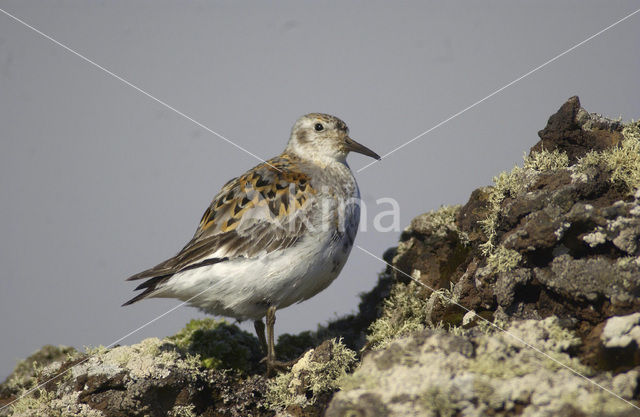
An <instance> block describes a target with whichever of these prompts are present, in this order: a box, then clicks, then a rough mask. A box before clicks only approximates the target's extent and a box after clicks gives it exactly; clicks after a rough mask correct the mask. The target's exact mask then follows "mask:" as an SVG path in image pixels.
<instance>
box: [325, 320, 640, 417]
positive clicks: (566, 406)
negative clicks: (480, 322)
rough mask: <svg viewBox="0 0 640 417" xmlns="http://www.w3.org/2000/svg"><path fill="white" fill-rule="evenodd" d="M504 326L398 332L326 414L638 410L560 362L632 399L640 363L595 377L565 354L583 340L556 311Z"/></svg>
mask: <svg viewBox="0 0 640 417" xmlns="http://www.w3.org/2000/svg"><path fill="white" fill-rule="evenodd" d="M487 330H488V331H487ZM506 330H507V331H508V332H509V334H506V333H502V332H500V331H496V330H495V329H484V331H481V330H480V329H474V330H473V331H464V332H460V334H459V335H454V334H452V333H450V332H445V331H443V330H440V331H435V330H424V331H421V332H417V333H413V334H412V335H411V336H407V337H404V338H400V339H396V340H394V341H393V342H392V343H390V344H389V345H387V347H386V348H385V349H382V350H378V351H374V352H371V353H370V354H368V355H366V356H365V357H364V359H363V361H362V364H361V365H360V367H359V368H358V369H357V370H356V371H355V373H353V375H351V376H350V377H349V378H348V379H347V380H346V381H345V382H344V383H343V389H342V391H340V392H338V393H337V394H336V395H335V396H334V398H333V401H332V402H331V405H330V407H329V409H328V411H327V414H326V416H327V417H346V416H398V417H400V416H434V417H435V416H457V415H464V416H478V417H481V416H486V415H520V416H560V415H564V416H569V415H593V416H604V415H608V416H621V415H629V416H630V415H633V413H632V412H633V411H637V410H634V409H633V408H632V407H631V406H629V405H628V404H626V403H624V402H622V401H620V400H619V399H618V398H616V397H614V396H612V395H611V394H609V393H607V392H605V391H603V390H602V389H601V388H599V387H598V386H596V385H594V384H592V383H590V382H589V381H587V380H585V379H584V378H582V377H581V376H579V375H577V374H575V373H574V372H572V371H571V370H569V369H567V368H564V367H563V366H562V365H560V363H563V364H567V365H568V366H570V367H571V368H573V369H575V370H577V371H578V372H580V373H581V374H586V375H588V376H590V377H593V379H594V381H595V382H597V383H598V384H600V385H601V386H603V387H605V388H607V389H611V390H616V391H618V392H619V393H620V395H622V396H623V398H624V397H626V399H628V400H631V399H632V396H633V394H634V392H635V391H636V390H637V388H638V383H639V381H638V369H640V368H638V369H636V370H632V371H629V372H627V373H623V374H619V375H618V376H616V377H615V378H611V377H610V376H608V375H607V376H605V375H600V376H594V375H593V373H592V372H591V371H590V370H589V369H588V368H586V367H584V366H583V365H581V364H580V363H579V361H578V360H576V359H575V358H571V357H570V355H569V354H567V353H566V352H567V351H570V350H571V349H572V348H574V347H575V346H576V345H577V344H579V343H580V339H579V338H577V337H575V336H574V335H573V334H572V332H569V331H567V330H565V329H563V328H562V327H561V326H560V321H559V320H558V319H557V318H556V317H550V318H547V319H545V320H516V321H513V322H512V323H511V324H510V325H509V326H507V328H506ZM513 336H515V337H517V338H518V339H521V340H523V341H525V342H526V343H529V344H531V345H535V346H536V347H537V348H538V349H540V350H541V351H543V352H544V353H545V354H547V355H549V358H547V357H544V356H541V355H540V354H539V353H538V352H536V351H534V350H532V349H530V348H528V347H527V346H525V345H523V344H522V343H521V342H520V341H519V340H517V339H515V338H514V337H513ZM551 358H552V359H553V360H552V359H551ZM556 361H558V362H556ZM621 385H622V386H624V389H620V386H621Z"/></svg>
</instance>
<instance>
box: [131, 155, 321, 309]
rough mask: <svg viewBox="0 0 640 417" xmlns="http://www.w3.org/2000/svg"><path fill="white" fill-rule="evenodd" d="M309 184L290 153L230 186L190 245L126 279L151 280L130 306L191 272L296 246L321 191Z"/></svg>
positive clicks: (206, 215)
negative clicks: (170, 279)
mask: <svg viewBox="0 0 640 417" xmlns="http://www.w3.org/2000/svg"><path fill="white" fill-rule="evenodd" d="M309 182H310V178H309V176H308V175H306V174H305V173H303V172H302V171H301V170H300V167H299V166H298V164H297V163H296V162H294V161H292V159H291V158H290V157H288V156H287V155H282V156H280V157H277V158H274V159H272V160H270V161H268V164H261V165H258V166H257V167H255V168H254V169H252V170H250V171H248V172H247V173H246V174H244V175H242V176H240V177H238V178H234V179H232V180H231V181H229V182H227V183H226V184H225V185H224V186H223V188H222V190H221V191H220V192H219V193H218V194H217V195H216V196H215V197H214V199H213V201H212V202H211V204H210V205H209V207H208V208H207V209H206V210H205V212H204V214H203V216H202V219H201V220H200V224H199V225H198V229H197V230H196V232H195V234H194V236H193V238H192V239H191V241H189V243H187V245H186V246H185V247H184V248H183V249H182V250H181V251H180V252H179V253H178V254H177V255H175V256H174V257H172V258H170V259H167V260H166V261H164V262H162V263H160V264H158V265H156V266H155V267H153V268H150V269H148V270H146V271H143V272H140V273H138V274H135V275H133V276H131V277H129V278H128V279H127V280H138V279H143V278H147V279H148V281H145V282H144V283H142V284H141V285H140V286H138V288H136V289H145V291H144V292H143V293H142V294H139V295H138V296H136V297H135V298H133V299H132V300H130V301H128V302H127V303H125V304H130V303H133V302H135V301H138V300H141V299H142V298H145V297H147V296H148V295H151V293H152V292H153V291H154V290H155V288H157V287H158V286H159V285H161V284H162V283H163V282H165V281H166V280H168V279H169V278H170V277H171V276H172V275H174V274H176V273H178V272H181V271H184V270H186V269H190V268H193V267H199V266H203V265H205V264H211V263H216V262H224V261H228V260H231V259H235V258H238V257H244V258H252V257H255V256H258V255H260V254H264V253H270V252H273V251H276V250H279V249H283V248H287V247H290V246H293V245H295V244H296V242H298V241H299V240H300V238H301V237H302V236H303V234H304V232H305V231H306V229H307V224H306V222H307V221H308V219H309V212H310V210H311V209H312V207H313V206H314V199H313V198H311V196H313V195H315V194H316V190H315V189H313V188H312V187H311V185H310V184H309ZM207 261H209V262H208V263H207ZM203 262H204V263H203ZM201 263H202V265H199V264H201Z"/></svg>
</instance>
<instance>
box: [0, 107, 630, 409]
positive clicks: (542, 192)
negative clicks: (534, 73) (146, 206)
mask: <svg viewBox="0 0 640 417" xmlns="http://www.w3.org/2000/svg"><path fill="white" fill-rule="evenodd" d="M539 135H540V139H541V140H540V142H538V144H536V145H535V146H534V147H533V148H532V149H531V152H530V154H529V155H528V156H527V157H526V158H525V161H524V164H523V166H522V167H515V168H514V169H513V170H512V171H511V172H505V173H501V174H500V175H498V176H497V177H496V178H494V185H493V186H490V187H483V188H479V189H477V190H475V191H474V192H473V193H472V194H471V196H470V198H469V201H468V202H467V203H466V204H465V205H464V206H453V207H442V208H441V209H439V210H437V211H434V212H430V213H425V214H423V215H420V216H418V217H416V218H415V219H414V220H413V221H412V222H411V224H410V225H409V227H407V229H406V230H405V231H404V232H403V234H402V236H401V240H400V242H399V244H398V247H397V248H393V249H390V250H388V251H387V252H386V253H385V255H384V259H385V260H386V261H387V262H388V263H389V264H391V266H390V267H388V268H387V269H386V271H385V272H384V273H382V274H381V275H380V279H379V281H378V285H377V286H376V287H375V288H374V289H373V290H372V291H371V292H369V293H367V294H364V295H363V296H362V302H361V304H360V306H359V310H358V312H357V313H356V314H353V315H350V316H347V317H344V318H342V319H339V320H336V321H333V322H331V323H328V324H327V325H326V326H321V327H320V328H319V329H318V330H317V331H315V332H303V333H301V334H298V335H283V336H281V337H280V339H279V343H278V346H277V352H278V355H279V357H280V358H282V359H297V361H296V364H295V365H294V366H293V368H292V369H291V371H290V372H287V373H284V374H281V375H279V376H278V377H277V378H273V379H270V380H267V379H266V378H264V377H263V376H262V373H263V371H264V369H263V366H262V364H261V363H260V362H259V359H260V356H261V355H260V352H259V350H258V343H257V340H256V339H255V337H254V336H252V335H250V334H248V333H245V332H242V331H240V330H239V329H238V328H237V327H235V326H231V325H228V324H226V323H225V322H222V321H215V320H198V321H193V322H191V323H189V324H188V325H187V326H186V327H185V328H184V329H183V330H182V331H181V332H179V333H178V334H177V335H175V336H173V337H170V338H166V339H162V340H160V339H147V340H145V341H143V342H141V343H139V344H136V345H132V346H120V347H115V348H112V349H104V348H96V349H91V350H89V351H87V352H84V353H80V352H77V351H75V349H73V348H66V347H57V348H56V347H52V346H47V347H45V348H43V349H42V350H41V351H39V352H37V353H36V354H34V355H32V356H31V357H29V358H27V359H26V360H24V361H22V362H21V363H20V364H18V366H17V367H16V370H15V372H14V373H13V374H12V375H11V376H10V377H9V378H8V379H7V381H5V382H4V383H3V384H1V385H0V407H3V406H4V405H7V404H9V403H11V405H10V406H8V407H4V408H2V409H0V416H5V415H16V416H40V415H80V416H107V417H110V416H138V415H139V416H143V415H145V416H161V415H162V416H165V415H169V416H275V415H277V416H296V417H298V416H321V415H327V416H332V417H337V416H340V417H355V416H386V415H397V416H406V415H417V416H423V415H424V416H476V415H477V416H481V415H497V416H520V415H524V416H552V415H568V416H601V415H604V416H626V415H629V416H630V415H640V408H634V407H638V406H640V403H639V399H640V348H639V346H640V297H639V296H640V191H639V189H640V124H639V123H627V124H624V123H622V122H620V121H614V120H610V119H607V118H604V117H602V116H600V115H597V114H590V113H588V112H587V111H586V110H584V109H582V108H581V107H580V102H579V100H578V98H577V97H572V98H571V99H569V100H568V101H567V102H566V103H565V104H564V105H562V107H561V108H560V110H559V111H558V112H557V113H556V114H554V115H553V116H551V118H550V119H549V122H548V124H547V126H546V127H545V128H544V129H543V130H541V131H540V132H539ZM503 330H506V331H507V332H508V333H505V332H504V331H503ZM312 348H313V350H310V349H312ZM62 371H66V372H64V373H63V374H62V375H61V376H60V377H58V378H57V379H54V380H49V379H50V378H51V377H53V376H55V375H58V374H59V373H60V372H62ZM40 384H42V385H40ZM30 390H33V392H32V393H30V394H29V395H27V396H24V397H22V395H24V394H25V393H27V392H30Z"/></svg>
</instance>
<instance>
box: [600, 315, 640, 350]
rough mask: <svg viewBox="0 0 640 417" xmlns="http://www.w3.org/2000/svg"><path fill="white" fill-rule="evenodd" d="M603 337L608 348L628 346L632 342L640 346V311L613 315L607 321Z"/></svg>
mask: <svg viewBox="0 0 640 417" xmlns="http://www.w3.org/2000/svg"><path fill="white" fill-rule="evenodd" d="M601 338H602V342H603V343H604V346H605V347H607V348H626V347H628V346H629V345H631V344H632V343H635V345H636V346H640V313H634V314H629V315H628V316H623V317H611V318H610V319H608V320H607V321H606V324H605V326H604V330H603V331H602V335H601Z"/></svg>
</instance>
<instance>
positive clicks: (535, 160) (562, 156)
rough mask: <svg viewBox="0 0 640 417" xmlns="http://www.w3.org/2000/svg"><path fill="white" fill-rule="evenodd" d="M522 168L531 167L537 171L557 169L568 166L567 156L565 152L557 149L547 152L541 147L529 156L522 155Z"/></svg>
mask: <svg viewBox="0 0 640 417" xmlns="http://www.w3.org/2000/svg"><path fill="white" fill-rule="evenodd" d="M522 166H523V168H524V169H533V170H535V171H539V172H547V171H557V170H559V169H564V168H567V167H568V166H569V156H568V155H567V154H566V152H560V151H558V150H557V149H554V150H553V151H551V152H549V151H547V150H546V149H542V150H541V151H539V152H531V154H529V156H527V155H525V156H524V164H523V165H522Z"/></svg>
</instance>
